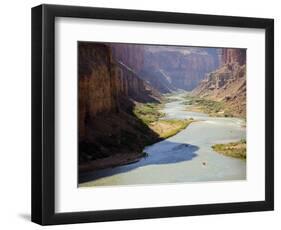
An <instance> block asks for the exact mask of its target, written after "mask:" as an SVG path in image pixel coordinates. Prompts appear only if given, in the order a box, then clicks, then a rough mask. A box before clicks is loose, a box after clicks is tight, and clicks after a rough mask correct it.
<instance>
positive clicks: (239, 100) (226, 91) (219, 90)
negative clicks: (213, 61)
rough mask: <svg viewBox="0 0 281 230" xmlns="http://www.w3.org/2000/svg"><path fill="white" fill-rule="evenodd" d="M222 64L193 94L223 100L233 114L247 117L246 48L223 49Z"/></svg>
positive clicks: (208, 75)
mask: <svg viewBox="0 0 281 230" xmlns="http://www.w3.org/2000/svg"><path fill="white" fill-rule="evenodd" d="M221 64H222V65H221V67H220V68H219V69H217V70H215V71H213V72H211V73H209V74H207V76H206V79H204V80H203V81H202V82H201V83H200V84H199V85H198V86H197V87H196V88H195V89H194V90H193V91H192V94H193V95H196V96H200V97H205V98H208V99H211V100H215V101H223V102H224V103H225V105H226V107H227V108H228V109H229V110H231V112H232V114H233V115H235V116H242V117H246V50H245V49H229V48H225V49H222V54H221Z"/></svg>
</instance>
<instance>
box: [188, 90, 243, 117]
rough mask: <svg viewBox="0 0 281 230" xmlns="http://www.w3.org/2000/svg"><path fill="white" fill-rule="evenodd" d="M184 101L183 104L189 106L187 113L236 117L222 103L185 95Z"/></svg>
mask: <svg viewBox="0 0 281 230" xmlns="http://www.w3.org/2000/svg"><path fill="white" fill-rule="evenodd" d="M184 99H185V101H184V102H183V103H184V105H188V106H189V107H188V110H189V111H193V112H202V113H206V114H208V115H209V116H211V117H238V116H237V115H236V113H235V112H234V111H232V110H231V109H230V108H228V106H227V105H226V104H225V103H224V102H223V101H214V100H210V99H207V98H204V97H197V96H193V95H186V96H185V97H184ZM242 118H243V117H242Z"/></svg>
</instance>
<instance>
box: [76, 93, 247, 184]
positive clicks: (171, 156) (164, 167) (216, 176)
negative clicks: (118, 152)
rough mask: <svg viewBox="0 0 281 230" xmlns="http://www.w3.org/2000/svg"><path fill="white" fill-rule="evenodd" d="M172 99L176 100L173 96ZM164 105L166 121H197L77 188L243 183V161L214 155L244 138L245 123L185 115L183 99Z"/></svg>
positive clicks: (86, 178) (87, 175)
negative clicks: (138, 157) (134, 160)
mask: <svg viewBox="0 0 281 230" xmlns="http://www.w3.org/2000/svg"><path fill="white" fill-rule="evenodd" d="M173 97H174V98H175V96H173ZM176 99H177V100H176V101H173V102H170V103H167V104H166V105H165V108H164V109H163V112H164V113H165V114H166V116H165V119H187V118H191V117H192V118H194V119H195V120H198V121H197V122H194V123H192V124H191V125H189V126H188V128H186V129H185V130H183V131H181V132H179V133H178V134H176V135H175V136H173V137H170V138H168V139H166V140H164V141H161V142H158V143H156V144H154V145H152V146H148V147H146V148H145V150H144V151H145V152H147V153H148V156H147V157H146V158H143V159H142V160H140V161H139V162H137V163H133V164H130V165H125V166H119V167H115V168H112V169H104V170H99V171H97V172H93V173H85V174H82V175H81V177H80V181H79V182H80V183H82V184H80V185H82V186H94V185H109V186H110V185H134V184H157V183H176V182H196V181H221V180H244V179H246V161H245V160H240V159H235V158H231V157H227V156H223V155H220V154H217V153H215V152H214V151H213V150H212V148H211V146H212V145H213V144H216V143H227V142H230V141H236V140H240V139H241V138H246V129H245V127H244V124H245V123H244V121H243V120H241V119H238V118H218V117H209V116H208V115H206V114H204V113H198V112H190V111H187V109H186V108H187V106H186V105H184V104H183V103H182V102H183V99H182V95H178V96H176ZM83 182H87V183H83Z"/></svg>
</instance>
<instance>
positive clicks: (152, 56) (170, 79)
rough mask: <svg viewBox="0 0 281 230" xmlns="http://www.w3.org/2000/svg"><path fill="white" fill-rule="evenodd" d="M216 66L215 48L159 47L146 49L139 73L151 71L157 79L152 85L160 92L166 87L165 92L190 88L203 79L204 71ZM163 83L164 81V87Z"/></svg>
mask: <svg viewBox="0 0 281 230" xmlns="http://www.w3.org/2000/svg"><path fill="white" fill-rule="evenodd" d="M185 49H186V52H184V51H185ZM218 66H219V55H218V53H217V52H216V49H208V48H205V49H204V48H200V52H199V48H197V49H196V48H193V49H187V48H184V47H181V48H180V49H178V50H176V49H175V50H171V49H170V50H169V49H168V50H167V49H166V50H162V51H161V49H159V51H158V52H151V51H149V50H146V52H145V61H144V68H143V72H144V74H140V75H141V76H143V75H145V74H147V73H153V74H154V75H155V77H158V80H155V81H157V82H156V83H154V84H153V83H152V85H153V86H154V87H155V88H157V89H160V91H162V92H163V90H162V89H164V90H165V89H166V90H165V92H166V91H169V90H170V91H172V90H174V89H183V90H192V89H193V88H195V87H196V86H197V84H198V83H199V82H200V81H201V80H202V79H204V77H205V74H206V73H209V72H211V71H213V70H215V69H216V68H217V67H218ZM153 74H150V75H153ZM161 75H162V76H161ZM163 83H165V84H164V87H163V86H162V85H163ZM155 84H158V85H155ZM165 92H164V93H165Z"/></svg>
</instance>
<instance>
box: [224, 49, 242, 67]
mask: <svg viewBox="0 0 281 230" xmlns="http://www.w3.org/2000/svg"><path fill="white" fill-rule="evenodd" d="M221 60H222V64H223V65H224V64H230V63H235V62H237V63H239V65H244V64H246V49H222V55H221Z"/></svg>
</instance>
